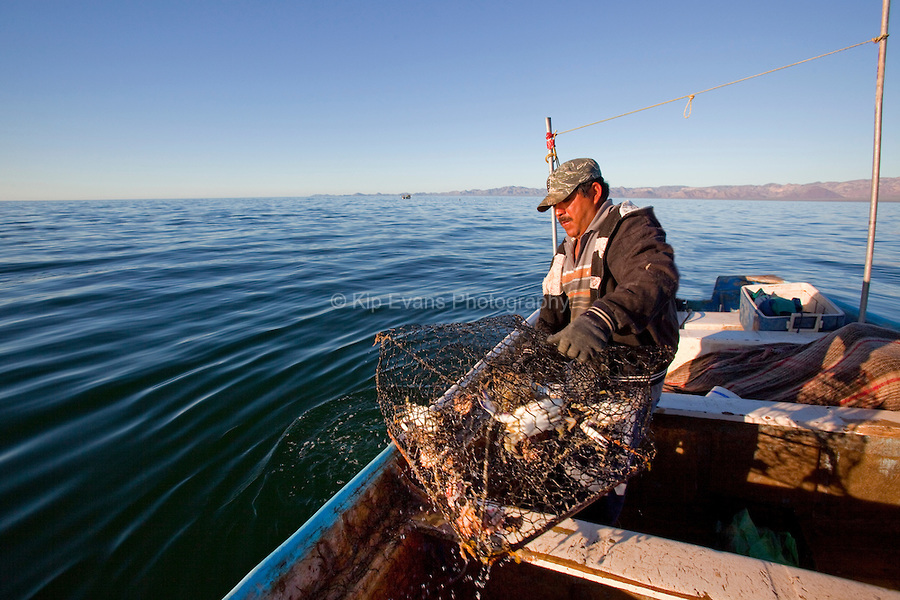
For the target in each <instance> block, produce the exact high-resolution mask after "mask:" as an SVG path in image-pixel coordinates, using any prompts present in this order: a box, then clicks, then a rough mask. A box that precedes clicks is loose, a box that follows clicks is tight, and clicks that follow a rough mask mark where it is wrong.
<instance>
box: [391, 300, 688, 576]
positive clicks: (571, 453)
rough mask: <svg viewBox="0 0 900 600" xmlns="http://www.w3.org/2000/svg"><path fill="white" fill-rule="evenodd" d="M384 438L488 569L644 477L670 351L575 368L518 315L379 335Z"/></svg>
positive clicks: (620, 354) (606, 354) (611, 352)
mask: <svg viewBox="0 0 900 600" xmlns="http://www.w3.org/2000/svg"><path fill="white" fill-rule="evenodd" d="M376 341H377V342H378V343H380V353H379V363H378V368H377V371H376V382H377V391H378V402H379V405H380V408H381V411H382V414H383V416H384V418H385V422H386V424H387V430H388V433H389V435H390V436H391V438H392V439H393V440H394V442H395V443H396V445H397V447H398V449H399V450H400V452H401V453H402V454H403V456H404V457H405V458H406V460H407V462H408V463H409V466H410V469H411V471H412V473H413V475H414V478H415V485H417V486H419V487H420V489H421V490H423V491H424V492H425V493H426V494H427V496H428V498H429V499H430V501H431V504H432V505H433V507H434V509H435V510H436V511H438V512H439V513H440V514H441V515H442V516H443V519H444V520H445V522H446V524H447V525H448V526H449V527H450V528H451V529H452V531H453V532H454V533H455V535H456V536H457V538H458V541H459V543H460V544H461V546H462V548H463V549H464V550H465V551H466V552H467V553H468V554H470V555H471V556H474V557H476V558H478V559H480V560H482V561H484V562H486V563H488V562H492V561H493V560H495V559H496V558H498V557H500V556H502V555H504V554H507V553H509V552H510V551H513V550H515V549H518V548H520V547H522V546H523V545H525V544H526V543H527V542H528V541H530V540H532V539H534V538H535V537H537V536H538V535H540V534H541V533H543V532H544V531H546V530H547V529H549V528H550V527H552V526H553V525H554V524H555V523H557V522H559V521H560V520H562V519H563V518H565V517H566V516H568V515H570V514H572V513H574V512H576V511H577V510H579V509H581V508H583V507H584V506H586V505H588V504H590V503H591V502H593V501H594V500H596V499H597V498H599V497H600V496H603V495H604V494H606V493H607V492H608V491H609V490H611V489H612V488H613V487H615V486H616V485H618V484H619V483H621V482H623V481H625V480H627V479H628V478H629V477H631V476H632V475H634V474H635V473H637V472H639V471H640V470H642V469H643V468H645V467H646V466H647V465H648V463H649V461H650V459H651V457H652V445H651V444H650V443H649V441H648V440H647V437H646V434H647V428H648V424H649V421H650V413H651V404H652V402H651V397H650V375H651V374H652V373H655V372H657V371H659V370H660V369H662V368H663V367H664V365H665V364H667V363H668V361H669V360H670V359H671V352H670V351H669V350H668V349H657V348H629V347H622V346H610V347H608V348H607V349H605V350H604V351H603V352H602V354H601V356H600V357H599V359H598V360H596V361H594V362H592V363H589V364H582V363H578V362H574V361H571V360H569V359H566V358H565V357H563V356H562V355H561V354H560V353H559V352H558V351H557V349H556V348H555V347H554V346H552V345H549V344H547V342H546V334H545V333H544V332H542V331H540V330H538V329H536V328H534V327H531V326H529V325H528V324H526V323H525V321H524V320H523V319H522V318H521V317H518V316H515V315H512V316H503V317H493V318H488V319H483V320H480V321H476V322H472V323H453V324H441V325H414V326H407V327H401V328H397V329H391V330H389V331H385V332H383V333H381V334H379V336H378V338H377V340H376Z"/></svg>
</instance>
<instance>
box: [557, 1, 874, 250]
mask: <svg viewBox="0 0 900 600" xmlns="http://www.w3.org/2000/svg"><path fill="white" fill-rule="evenodd" d="M885 1H888V0H885ZM547 152H548V154H547V164H548V165H550V173H551V174H552V173H553V171H554V170H555V169H556V164H557V163H558V162H559V161H558V160H557V158H556V138H555V137H553V128H552V127H551V126H550V117H547ZM547 212H549V213H550V231H551V232H552V233H551V238H552V239H553V248H552V249H551V252H553V254H556V246H557V245H558V242H557V241H556V211H555V210H553V208H551V209H550V210H549V211H547Z"/></svg>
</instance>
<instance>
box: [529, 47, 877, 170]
mask: <svg viewBox="0 0 900 600" xmlns="http://www.w3.org/2000/svg"><path fill="white" fill-rule="evenodd" d="M887 37H888V35H887V34H883V35H880V36H878V37H877V38H872V39H870V40H866V41H864V42H859V43H856V44H852V45H850V46H847V47H845V48H840V49H838V50H832V51H831V52H826V53H825V54H820V55H818V56H813V57H812V58H806V59H803V60H798V61H797V62H793V63H791V64H789V65H784V66H782V67H777V68H774V69H769V70H768V71H764V72H762V73H757V74H756V75H749V76H747V77H742V78H741V79H736V80H734V81H729V82H728V83H723V84H720V85H716V86H713V87H711V88H707V89H705V90H701V91H699V92H694V93H693V94H685V95H684V96H679V97H677V98H672V99H671V100H665V101H664V102H658V103H656V104H652V105H650V106H645V107H644V108H638V109H635V110H631V111H628V112H626V113H622V114H620V115H616V116H614V117H608V118H606V119H600V120H599V121H594V122H593V123H588V124H586V125H580V126H578V127H573V128H572V129H566V130H565V131H559V132H557V133H555V134H553V136H554V137H556V136H560V135H562V134H564V133H571V132H573V131H577V130H579V129H584V128H586V127H591V126H593V125H599V124H600V123H606V122H607V121H612V120H614V119H620V118H622V117H627V116H628V115H633V114H635V113H639V112H642V111H645V110H650V109H651V108H657V107H659V106H664V105H666V104H671V103H672V102H678V101H679V100H687V101H688V103H687V106H686V107H685V111H684V118H686V119H687V118H688V117H690V115H691V107H692V105H693V101H694V98H695V97H696V96H698V95H699V94H705V93H707V92H712V91H714V90H718V89H721V88H724V87H728V86H730V85H734V84H736V83H742V82H744V81H748V80H750V79H755V78H757V77H762V76H763V75H770V74H772V73H775V72H777V71H783V70H784V69H789V68H790V67H796V66H797V65H802V64H803V63H807V62H810V61H813V60H818V59H820V58H825V57H826V56H831V55H832V54H837V53H839V52H845V51H847V50H851V49H853V48H857V47H859V46H864V45H866V44H872V43H879V42H881V41H883V40H885V39H887ZM547 135H548V138H549V135H550V134H549V133H548V134H547ZM548 147H549V146H548ZM555 152H556V150H555V148H554V150H553V154H554V155H555Z"/></svg>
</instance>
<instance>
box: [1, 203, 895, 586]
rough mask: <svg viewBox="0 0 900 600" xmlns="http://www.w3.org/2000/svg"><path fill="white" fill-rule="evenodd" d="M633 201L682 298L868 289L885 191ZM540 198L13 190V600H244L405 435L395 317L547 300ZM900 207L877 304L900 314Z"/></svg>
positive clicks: (5, 561)
mask: <svg viewBox="0 0 900 600" xmlns="http://www.w3.org/2000/svg"><path fill="white" fill-rule="evenodd" d="M635 202H636V203H637V204H639V205H646V204H653V205H654V206H656V209H657V215H658V216H659V218H660V220H661V221H662V222H663V225H664V226H665V228H666V229H667V231H668V234H669V238H670V241H671V242H672V243H673V245H674V246H675V248H676V253H677V262H678V265H679V268H680V270H681V273H682V286H681V291H680V295H681V296H682V297H688V298H701V297H708V296H709V293H710V292H711V289H712V284H713V281H714V280H715V277H716V276H717V275H720V274H730V275H732V274H747V273H751V274H761V273H774V274H778V275H780V276H782V277H784V278H785V279H787V280H793V281H807V282H809V283H811V284H813V285H814V286H816V287H817V288H819V289H820V290H821V291H823V292H824V293H825V294H826V295H828V297H829V298H831V299H832V300H836V301H838V302H840V303H843V304H849V305H856V304H858V302H859V295H860V289H861V281H862V273H863V263H864V260H865V241H866V227H867V223H868V205H867V204H864V203H835V202H827V203H815V202H739V201H676V200H653V201H635ZM535 204H536V200H535V199H526V198H463V199H457V198H446V197H417V198H413V199H412V200H402V201H401V200H397V199H394V198H386V197H335V198H315V199H310V198H285V199H239V200H156V201H130V200H129V201H95V202H28V203H14V202H5V203H0V473H2V477H0V598H10V599H18V598H23V599H24V598H92V599H95V598H126V597H127V598H176V599H179V598H184V599H187V598H191V599H212V598H220V597H221V596H223V595H224V594H225V593H227V592H228V590H229V589H231V587H232V586H234V584H236V583H237V582H238V581H239V580H240V579H241V577H243V575H244V574H245V573H246V572H247V571H248V570H249V569H250V568H252V567H253V566H254V565H255V564H256V563H257V562H258V561H259V560H260V559H261V558H263V557H264V556H265V555H266V554H267V553H268V552H270V551H271V550H272V549H274V548H275V547H276V546H277V545H278V544H279V543H280V542H281V541H283V540H284V539H285V538H286V537H287V536H289V535H290V534H291V533H292V532H293V531H294V530H295V529H296V528H297V527H299V526H300V525H301V524H302V523H303V522H304V521H305V520H306V519H307V518H308V517H309V516H310V515H312V513H313V512H315V510H316V509H317V508H318V507H319V506H320V505H321V504H322V503H323V502H324V501H325V500H327V498H328V497H330V496H331V495H332V494H333V493H334V492H335V491H337V490H338V489H339V488H340V487H341V486H342V485H343V484H344V483H345V482H346V481H348V480H349V479H350V478H351V477H352V476H353V474H355V473H356V471H358V470H359V469H360V468H361V467H362V466H363V465H365V464H366V463H367V462H368V461H369V460H370V459H371V458H372V457H373V456H374V455H375V454H377V453H378V451H380V450H381V448H382V447H383V446H384V444H385V443H386V436H385V433H384V427H383V425H382V422H381V417H380V414H379V412H378V408H377V405H376V402H375V383H374V374H375V364H376V360H377V348H375V347H373V340H374V336H375V334H376V333H378V332H379V331H382V330H384V329H387V328H390V327H395V326H398V325H403V324H408V323H436V322H450V321H461V320H474V319H478V318H481V317H485V316H489V315H495V314H501V313H507V312H518V313H520V314H528V313H530V312H531V311H532V310H533V309H534V308H536V307H537V305H538V301H539V294H540V282H541V279H542V277H543V275H544V273H545V272H546V269H547V267H548V265H549V260H550V257H551V247H550V242H549V232H550V227H549V224H548V220H547V215H546V214H539V213H537V211H535V210H534V206H535ZM898 213H900V204H883V205H882V206H881V207H880V209H879V228H878V243H877V246H876V254H875V258H876V266H875V270H874V273H873V277H872V290H871V294H872V295H871V297H870V300H869V310H870V315H871V316H873V317H875V318H877V317H878V316H883V317H889V318H892V319H893V320H895V321H896V320H897V312H898V308H900V300H898V298H900V225H898V223H900V220H898V218H897V217H898ZM873 313H874V314H873Z"/></svg>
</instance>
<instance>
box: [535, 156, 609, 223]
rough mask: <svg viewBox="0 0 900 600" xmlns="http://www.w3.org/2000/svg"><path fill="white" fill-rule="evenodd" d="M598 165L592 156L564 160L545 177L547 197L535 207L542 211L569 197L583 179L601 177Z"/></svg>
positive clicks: (589, 179)
mask: <svg viewBox="0 0 900 600" xmlns="http://www.w3.org/2000/svg"><path fill="white" fill-rule="evenodd" d="M602 177H603V176H602V175H601V174H600V165H598V164H597V161H596V160H594V159H593V158H573V159H572V160H570V161H566V162H564V163H563V164H561V165H559V167H558V168H557V169H556V170H555V171H553V173H551V174H550V177H548V178H547V197H546V198H544V200H543V202H541V203H540V204H538V207H537V209H538V210H539V211H541V212H544V211H545V210H547V209H548V208H550V207H551V206H553V205H554V204H559V203H560V202H562V201H563V200H565V199H566V198H568V197H569V195H570V194H571V193H572V192H574V191H575V188H577V187H578V186H579V185H581V184H582V183H584V182H585V181H591V180H593V179H601V178H602Z"/></svg>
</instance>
